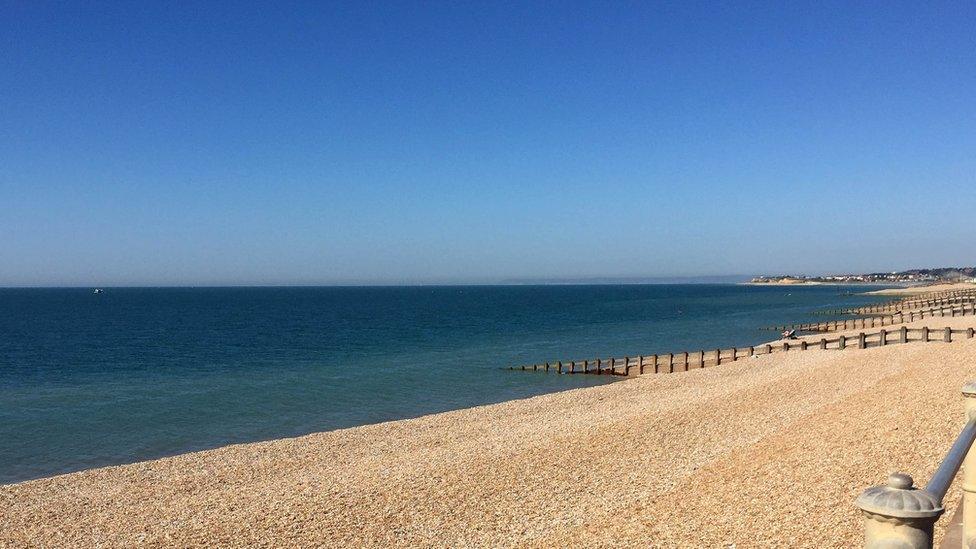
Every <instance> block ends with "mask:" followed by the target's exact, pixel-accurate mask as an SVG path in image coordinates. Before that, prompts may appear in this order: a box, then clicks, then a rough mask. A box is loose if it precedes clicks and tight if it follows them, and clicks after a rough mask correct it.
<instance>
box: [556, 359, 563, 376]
mask: <svg viewBox="0 0 976 549" xmlns="http://www.w3.org/2000/svg"><path fill="white" fill-rule="evenodd" d="M556 373H559V374H561V373H563V361H561V360H560V361H559V362H557V363H556Z"/></svg>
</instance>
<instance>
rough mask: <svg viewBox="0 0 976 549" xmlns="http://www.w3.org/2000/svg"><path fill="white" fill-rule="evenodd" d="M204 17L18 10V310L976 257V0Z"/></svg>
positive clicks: (9, 253)
mask: <svg viewBox="0 0 976 549" xmlns="http://www.w3.org/2000/svg"><path fill="white" fill-rule="evenodd" d="M189 4H190V3H169V2H168V3H162V2H160V3H151V2H122V3H118V4H111V3H100V2H78V3H54V2H21V1H15V2H5V3H3V4H2V6H0V208H2V210H0V211H2V215H0V285H22V284H39V285H62V284H64V285H115V284H137V285H138V284H164V285H168V284H250V283H261V284H268V283H270V284H282V283H283V284H290V283H349V282H357V283H371V282H386V283H389V282H422V281H426V282H490V281H497V280H504V279H508V278H520V277H543V278H545V277H553V278H562V277H587V276H671V275H716V274H732V273H742V274H754V273H762V272H806V273H810V274H812V273H819V272H830V271H863V270H894V269H903V268H910V267H916V266H941V265H947V264H974V263H976V254H974V250H976V245H974V237H976V223H974V221H973V220H974V215H976V2H972V1H966V2H958V3H937V2H936V3H928V2H904V3H894V2H871V3H853V2H846V1H844V2H836V3H831V2H810V3H808V4H807V5H802V4H789V3H783V2H770V3H766V4H760V3H745V2H728V3H704V4H694V3H691V2H683V1H682V2H674V3H657V4H652V3H635V4H629V5H628V4H624V3H611V2H594V3H591V4H584V3H576V2H573V3H555V2H553V3H522V2H519V3H515V2H513V3H508V4H506V3H503V2H484V3H481V4H480V5H478V4H477V3H468V2H444V3H422V2H396V3H383V2H349V3H325V2H310V3H307V4H306V3H291V2H283V3H274V4H275V5H274V6H271V5H270V4H272V3H265V5H261V4H253V5H247V4H246V3H245V2H237V1H235V2H227V3H209V4H206V5H205V6H190V5H189ZM324 4H329V5H328V6H326V5H324Z"/></svg>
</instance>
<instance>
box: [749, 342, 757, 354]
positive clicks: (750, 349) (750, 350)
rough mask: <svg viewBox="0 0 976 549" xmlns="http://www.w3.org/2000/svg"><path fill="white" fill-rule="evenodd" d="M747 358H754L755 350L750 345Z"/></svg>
mask: <svg viewBox="0 0 976 549" xmlns="http://www.w3.org/2000/svg"><path fill="white" fill-rule="evenodd" d="M749 356H756V348H755V347H754V346H752V345H750V346H749Z"/></svg>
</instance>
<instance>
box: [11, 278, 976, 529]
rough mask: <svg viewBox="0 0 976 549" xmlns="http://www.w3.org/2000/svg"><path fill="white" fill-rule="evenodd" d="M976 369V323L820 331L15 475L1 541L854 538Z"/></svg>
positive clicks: (926, 464) (937, 433) (931, 440)
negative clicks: (925, 339)
mask: <svg viewBox="0 0 976 549" xmlns="http://www.w3.org/2000/svg"><path fill="white" fill-rule="evenodd" d="M968 287H969V288H971V287H972V286H971V285H970V286H968ZM932 288H933V289H930V290H929V292H921V293H931V292H937V291H943V290H942V289H935V287H932ZM917 290H918V288H916V289H915V291H913V292H912V293H913V294H914V293H920V292H918V291H917ZM913 324H915V325H919V326H921V325H929V326H938V327H941V326H945V325H952V326H953V327H957V326H958V327H974V326H976V317H972V316H969V317H952V318H945V319H943V318H934V319H926V320H924V321H916V322H915V323H913ZM910 325H911V324H910ZM838 333H842V332H838ZM808 337H813V338H819V337H820V336H819V335H815V336H808ZM528 375H532V374H528ZM972 379H976V339H972V340H959V341H954V342H953V343H939V342H933V343H927V344H906V345H895V346H888V347H881V348H870V349H864V350H851V351H843V352H838V351H830V350H828V351H820V350H808V351H804V352H797V353H776V354H772V355H761V356H758V357H755V358H750V359H748V360H746V359H743V360H740V361H738V362H735V363H729V364H723V365H722V366H719V367H715V368H706V369H702V370H692V371H689V372H681V373H675V374H659V375H653V374H649V375H644V376H635V377H630V378H626V379H621V380H620V381H619V382H616V383H610V384H607V385H602V386H598V387H589V388H575V389H569V390H565V391H559V392H555V393H548V394H544V395H540V396H534V397H529V398H525V399H518V400H510V401H505V402H501V403H497V404H488V405H483V406H477V407H473V408H465V409H460V410H454V411H449V412H442V413H437V414H430V415H424V416H420V417H417V418H411V419H400V420H393V421H388V422H383V423H377V424H370V425H363V426H359V427H350V428H346V429H339V430H334V431H326V432H321V433H314V434H309V435H304V436H300V437H294V438H284V439H275V440H269V441H264V442H252V443H245V444H235V445H230V446H223V447H220V448H215V449H210V450H202V451H199V452H192V453H185V454H179V455H175V456H170V457H164V458H160V459H155V460H150V461H143V462H137V463H131V464H126V465H115V466H108V467H102V468H97V469H89V470H85V471H80V472H74V473H68V474H64V475H58V476H53V477H46V478H41V479H35V480H28V481H23V482H19V483H15V484H7V485H0V526H2V528H0V545H23V544H25V543H27V544H30V543H33V544H40V545H62V546H63V545H90V544H92V543H96V540H97V543H100V544H104V545H109V546H131V545H144V544H149V545H157V544H158V545H165V546H168V545H184V546H185V545H189V546H202V545H213V544H221V545H255V544H292V545H311V544H317V543H322V542H323V541H328V542H331V543H333V544H336V545H356V546H389V545H436V546H442V545H454V546H456V545H511V544H530V545H544V546H552V545H573V544H577V545H578V544H580V543H584V544H588V545H621V546H646V545H647V540H654V541H655V542H656V543H661V544H662V545H664V546H671V545H687V544H689V543H699V544H706V545H709V546H718V545H726V546H727V545H728V544H730V543H740V544H742V543H747V544H749V543H751V544H757V543H758V544H794V545H796V544H797V543H798V544H800V545H803V546H837V545H838V544H839V545H842V546H849V545H851V544H855V543H859V542H860V540H861V539H862V536H863V531H862V526H861V519H860V516H859V515H858V514H857V512H856V510H855V509H854V508H853V505H852V503H851V502H852V501H853V499H854V498H855V497H856V495H857V494H858V493H859V492H860V490H862V489H864V488H866V487H867V486H870V485H872V484H877V483H878V482H881V481H882V480H883V477H884V475H885V473H886V472H887V470H888V469H892V468H897V469H900V470H906V471H910V472H912V473H913V475H917V476H916V478H917V479H919V480H920V481H921V482H924V479H926V478H928V476H930V475H931V472H932V471H933V470H934V468H935V467H936V466H937V465H938V463H939V461H941V458H942V456H943V454H944V450H945V448H947V447H948V445H949V443H951V441H952V439H953V438H954V436H955V434H956V432H955V430H956V428H957V427H958V425H957V422H956V420H957V419H958V418H957V415H958V414H957V413H956V412H957V410H956V409H955V408H956V405H957V404H958V402H957V397H958V389H959V387H960V386H961V385H962V384H963V383H965V382H966V381H970V380H972ZM891 402H898V403H899V405H898V406H895V407H892V406H891ZM950 412H951V413H950ZM878 417H885V422H884V423H881V424H879V423H878V422H877V421H876V419H877V418H878ZM756 418H761V421H756ZM890 425H903V426H905V428H904V429H899V430H896V431H891V430H890V427H889V426H890ZM785 463H789V465H790V467H788V468H784V466H783V465H784V464H785ZM958 494H959V491H958V485H956V486H954V487H953V490H952V491H950V494H949V496H948V497H947V500H946V504H947V507H948V508H950V509H951V508H953V507H954V506H955V501H956V500H957V499H958ZM798 496H802V497H798ZM785 509H789V510H790V513H786V512H784V510H785ZM797 513H799V514H797ZM797 516H803V517H804V520H803V521H797V520H794V519H795V517H797ZM947 520H948V517H944V518H943V519H942V522H940V523H939V525H937V527H936V531H937V533H938V534H939V535H941V525H942V524H943V523H944V522H945V521H947ZM759 525H762V527H759Z"/></svg>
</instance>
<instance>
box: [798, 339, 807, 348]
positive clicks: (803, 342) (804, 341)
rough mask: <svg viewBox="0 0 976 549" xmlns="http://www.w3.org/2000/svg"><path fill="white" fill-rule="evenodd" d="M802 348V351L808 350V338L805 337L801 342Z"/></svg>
mask: <svg viewBox="0 0 976 549" xmlns="http://www.w3.org/2000/svg"><path fill="white" fill-rule="evenodd" d="M800 350H801V351H806V350H807V340H805V339H804V340H803V341H801V342H800Z"/></svg>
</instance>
